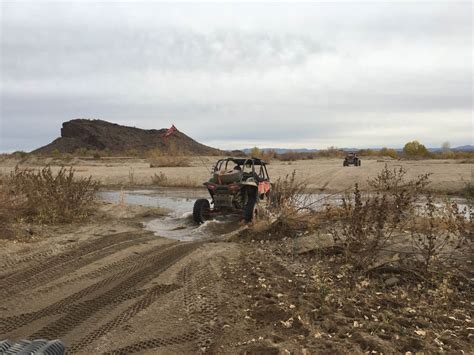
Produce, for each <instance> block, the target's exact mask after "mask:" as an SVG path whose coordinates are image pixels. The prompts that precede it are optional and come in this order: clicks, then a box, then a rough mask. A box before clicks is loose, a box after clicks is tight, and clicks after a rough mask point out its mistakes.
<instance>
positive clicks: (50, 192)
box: [8, 167, 99, 223]
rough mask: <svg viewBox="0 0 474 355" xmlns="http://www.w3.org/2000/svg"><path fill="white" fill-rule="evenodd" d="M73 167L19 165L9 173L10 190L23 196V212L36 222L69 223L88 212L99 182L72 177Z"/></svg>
mask: <svg viewBox="0 0 474 355" xmlns="http://www.w3.org/2000/svg"><path fill="white" fill-rule="evenodd" d="M74 174H75V171H74V170H73V169H72V168H70V169H66V168H61V169H60V170H59V171H58V172H57V173H54V172H53V171H52V170H51V168H50V167H45V168H43V169H41V170H39V171H35V170H31V169H20V168H18V167H16V168H15V170H14V171H13V172H12V173H11V174H10V177H9V179H8V180H9V185H10V188H11V191H10V194H12V196H14V197H15V198H19V199H23V200H24V202H23V211H22V215H23V216H24V217H25V219H26V220H29V221H33V222H38V223H68V222H72V221H75V220H81V219H84V218H85V217H87V216H88V215H89V214H90V213H91V211H92V210H91V209H92V207H93V206H92V203H93V202H94V199H95V195H96V192H97V190H98V188H99V183H98V182H95V181H93V180H92V178H91V177H89V178H80V179H78V178H75V176H74Z"/></svg>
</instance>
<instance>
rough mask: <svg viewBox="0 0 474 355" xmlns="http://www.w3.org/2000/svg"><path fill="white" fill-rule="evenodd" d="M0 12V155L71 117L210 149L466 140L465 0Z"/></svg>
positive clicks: (469, 132)
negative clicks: (179, 136) (178, 137)
mask: <svg viewBox="0 0 474 355" xmlns="http://www.w3.org/2000/svg"><path fill="white" fill-rule="evenodd" d="M0 19H1V31H0V33H1V38H0V40H1V75H2V78H1V88H0V90H1V117H0V118H1V126H0V127H1V128H0V138H1V142H0V151H12V150H26V151H28V150H31V149H34V148H37V147H39V146H41V145H45V144H47V143H49V142H50V141H51V140H53V139H54V138H56V137H58V136H59V132H60V128H61V123H62V122H64V121H67V120H70V119H74V118H100V119H104V120H107V121H112V122H116V123H120V124H125V125H131V126H136V127H141V128H163V127H169V126H170V125H171V124H172V123H174V124H175V125H176V126H177V128H178V129H179V130H181V131H183V132H184V133H186V134H188V135H190V136H191V137H193V138H195V139H197V140H198V141H200V142H203V143H205V144H208V145H211V146H215V147H218V148H223V149H237V148H245V147H251V146H254V145H257V146H260V147H286V148H301V147H306V148H326V147H328V146H330V145H334V146H338V147H381V146H389V147H402V146H403V145H404V143H405V142H407V141H409V140H413V139H418V140H420V141H421V142H422V143H424V144H425V145H427V146H430V147H439V146H440V145H441V144H442V143H443V142H444V141H449V142H450V143H451V146H458V145H464V144H473V117H472V108H473V77H472V74H473V72H472V71H473V69H472V59H473V58H472V49H473V47H472V39H473V38H472V31H473V22H472V19H473V15H472V3H471V2H470V1H466V2H452V1H439V2H426V1H422V2H416V1H414V2H395V1H394V2H385V3H382V2H359V3H356V2H326V3H313V4H310V3H300V4H293V3H288V4H283V3H276V4H271V3H262V4H259V5H255V4H249V3H240V4H231V3H225V4H216V3H214V4H198V3H193V4H184V3H179V4H166V3H156V2H121V3H120V2H90V1H89V2H82V3H78V2H68V3H65V2H63V3H58V2H42V1H31V2H18V1H17V2H15V3H13V2H10V3H9V2H2V5H1V18H0Z"/></svg>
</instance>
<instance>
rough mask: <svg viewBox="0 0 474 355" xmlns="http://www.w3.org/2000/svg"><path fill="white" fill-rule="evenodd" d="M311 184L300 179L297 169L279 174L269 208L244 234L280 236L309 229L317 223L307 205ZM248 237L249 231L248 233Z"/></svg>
mask: <svg viewBox="0 0 474 355" xmlns="http://www.w3.org/2000/svg"><path fill="white" fill-rule="evenodd" d="M310 196H311V195H310V194H309V193H308V188H307V184H306V183H305V182H303V181H299V180H297V179H296V172H295V171H293V173H292V174H290V175H287V176H285V178H279V179H278V180H277V181H276V182H275V183H274V184H273V186H272V192H271V196H270V202H269V205H268V208H267V210H266V211H259V212H258V213H259V218H258V221H257V222H256V223H254V224H253V225H252V226H251V228H250V229H249V230H246V231H245V232H244V234H248V235H246V236H247V237H248V238H247V239H280V238H284V237H294V236H298V235H302V234H304V233H308V232H309V231H310V230H312V229H313V228H315V227H316V225H317V216H315V215H314V214H313V212H312V211H311V210H310V209H309V208H307V207H308V206H309V205H310V204H311V198H310ZM244 237H245V235H244Z"/></svg>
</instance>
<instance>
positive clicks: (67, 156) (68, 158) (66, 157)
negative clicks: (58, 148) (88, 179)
mask: <svg viewBox="0 0 474 355" xmlns="http://www.w3.org/2000/svg"><path fill="white" fill-rule="evenodd" d="M72 159H73V158H72V155H71V154H69V153H66V154H63V156H62V158H61V160H62V161H63V162H65V163H66V164H69V163H70V162H71V161H72Z"/></svg>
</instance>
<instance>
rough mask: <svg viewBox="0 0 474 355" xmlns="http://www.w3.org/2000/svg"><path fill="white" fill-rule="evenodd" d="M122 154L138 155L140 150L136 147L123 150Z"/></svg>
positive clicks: (128, 155)
mask: <svg viewBox="0 0 474 355" xmlns="http://www.w3.org/2000/svg"><path fill="white" fill-rule="evenodd" d="M124 155H125V156H127V157H138V156H140V152H139V151H138V150H137V149H128V150H126V151H125V152H124Z"/></svg>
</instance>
